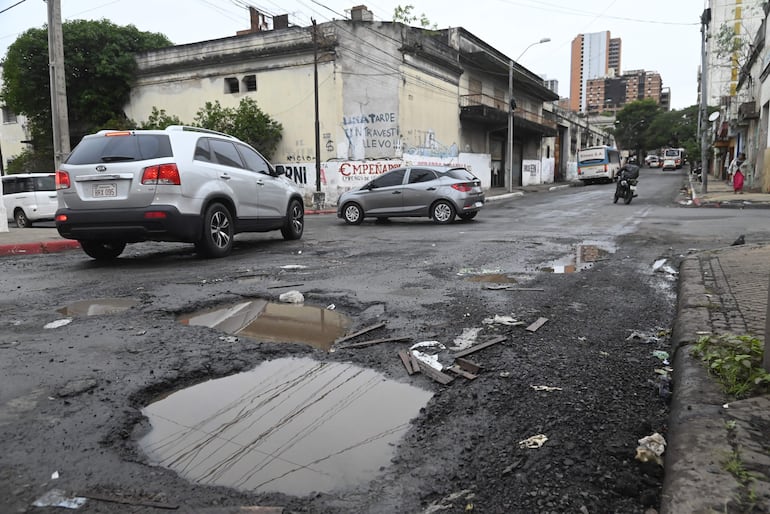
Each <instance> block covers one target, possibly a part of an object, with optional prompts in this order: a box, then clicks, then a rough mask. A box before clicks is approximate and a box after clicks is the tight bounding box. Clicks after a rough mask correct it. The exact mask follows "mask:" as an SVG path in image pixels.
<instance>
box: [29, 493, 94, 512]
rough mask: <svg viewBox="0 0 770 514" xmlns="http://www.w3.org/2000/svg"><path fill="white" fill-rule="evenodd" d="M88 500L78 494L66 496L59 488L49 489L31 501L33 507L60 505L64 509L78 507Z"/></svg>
mask: <svg viewBox="0 0 770 514" xmlns="http://www.w3.org/2000/svg"><path fill="white" fill-rule="evenodd" d="M86 501H88V500H87V499H86V498H83V497H80V496H68V495H67V493H65V492H64V491H62V490H61V489H51V490H50V491H48V492H47V493H45V494H44V495H43V496H41V497H40V498H38V499H37V500H35V501H34V502H32V506H33V507H62V508H65V509H79V508H80V507H82V506H83V505H85V504H86Z"/></svg>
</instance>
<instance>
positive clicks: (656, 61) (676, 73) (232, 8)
mask: <svg viewBox="0 0 770 514" xmlns="http://www.w3.org/2000/svg"><path fill="white" fill-rule="evenodd" d="M60 1H61V6H62V19H63V20H65V21H66V20H70V19H102V18H106V19H109V20H111V21H112V22H113V23H116V24H118V25H128V24H133V25H135V26H136V27H137V28H139V29H140V30H145V31H151V32H161V33H163V34H165V35H166V36H168V38H169V39H171V41H173V42H174V43H177V44H181V43H190V42H195V41H203V40H207V39H216V38H220V37H227V36H232V35H235V32H236V31H238V30H242V29H246V28H248V26H249V17H248V12H247V6H248V5H252V6H254V7H256V8H257V9H258V10H260V11H261V12H264V13H266V14H268V15H278V14H288V15H289V22H290V23H291V24H294V25H301V26H308V25H310V24H311V18H312V19H315V20H316V21H317V22H318V23H322V22H324V21H328V20H331V19H335V18H336V19H340V18H343V17H346V16H349V10H350V8H351V7H353V6H355V5H361V4H363V5H366V6H367V7H368V8H369V10H370V11H372V12H373V13H374V19H375V20H384V21H390V20H392V19H393V11H394V8H395V7H396V6H399V5H401V6H406V5H410V4H411V5H413V6H414V9H413V12H414V13H415V14H418V15H419V14H422V13H424V14H425V15H426V17H427V18H428V19H429V20H430V22H431V23H433V24H436V25H437V26H438V28H446V27H463V28H465V29H466V30H468V31H470V32H471V33H473V34H474V35H475V36H477V37H479V38H481V39H482V40H484V41H486V42H487V43H488V44H490V45H492V46H494V47H495V48H497V49H498V50H500V51H501V52H503V53H504V54H506V55H507V56H508V57H511V58H514V59H516V58H517V57H518V56H519V55H520V54H521V53H522V52H524V50H525V49H527V47H528V46H529V45H530V44H531V43H533V42H536V41H539V40H540V39H542V38H550V39H551V41H550V42H548V43H544V44H538V45H535V46H532V47H531V48H529V49H528V50H526V52H525V53H524V55H523V57H522V58H521V59H520V60H518V62H519V63H521V64H522V65H524V66H526V67H527V68H529V69H530V70H531V71H533V72H535V73H537V74H540V75H545V76H546V77H547V78H549V79H557V80H558V81H559V93H560V94H561V96H567V95H568V88H569V73H570V70H569V65H570V43H571V41H572V39H573V38H574V37H575V36H576V35H577V34H580V33H589V32H599V31H603V30H609V31H610V32H611V33H612V36H613V37H620V38H621V39H622V41H623V43H622V45H623V46H622V56H621V64H622V68H623V69H624V70H632V69H645V70H652V71H657V72H659V73H660V74H661V77H662V79H663V85H664V87H669V88H671V96H672V102H671V103H672V107H673V108H676V109H681V108H683V107H687V106H689V105H693V104H695V103H697V71H698V65H699V63H700V48H701V42H700V41H701V35H700V24H699V22H700V15H701V13H702V12H703V9H704V7H705V6H706V0H582V1H575V0H472V1H460V0H60ZM46 20H47V7H46V3H45V1H44V0H0V55H1V56H4V55H5V53H6V50H7V48H8V46H9V45H10V44H11V43H13V41H14V40H15V39H16V37H18V35H19V34H21V33H22V32H24V31H25V30H27V29H28V28H32V27H42V26H43V25H45V23H46Z"/></svg>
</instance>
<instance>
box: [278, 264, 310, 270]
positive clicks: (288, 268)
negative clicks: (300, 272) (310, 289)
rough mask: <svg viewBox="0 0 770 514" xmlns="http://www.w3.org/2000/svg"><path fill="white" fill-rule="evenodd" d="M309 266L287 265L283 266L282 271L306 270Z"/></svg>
mask: <svg viewBox="0 0 770 514" xmlns="http://www.w3.org/2000/svg"><path fill="white" fill-rule="evenodd" d="M306 268H307V266H304V265H302V264H286V265H284V266H281V269H285V270H297V269H306Z"/></svg>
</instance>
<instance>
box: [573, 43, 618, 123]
mask: <svg viewBox="0 0 770 514" xmlns="http://www.w3.org/2000/svg"><path fill="white" fill-rule="evenodd" d="M620 49H621V44H620V38H611V37H610V33H609V31H603V32H594V33H591V34H579V35H578V36H577V37H575V39H573V40H572V62H571V65H570V88H569V94H570V110H572V111H576V112H585V111H586V108H587V105H588V98H587V87H588V81H589V80H591V79H599V78H605V77H608V76H613V75H614V76H619V75H620ZM610 70H611V71H610Z"/></svg>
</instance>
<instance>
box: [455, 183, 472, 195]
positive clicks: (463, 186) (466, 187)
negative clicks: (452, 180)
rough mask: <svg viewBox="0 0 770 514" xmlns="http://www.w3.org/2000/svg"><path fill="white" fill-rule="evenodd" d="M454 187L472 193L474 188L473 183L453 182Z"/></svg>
mask: <svg viewBox="0 0 770 514" xmlns="http://www.w3.org/2000/svg"><path fill="white" fill-rule="evenodd" d="M452 189H456V190H457V191H460V192H461V193H470V191H471V189H473V184H452Z"/></svg>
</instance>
